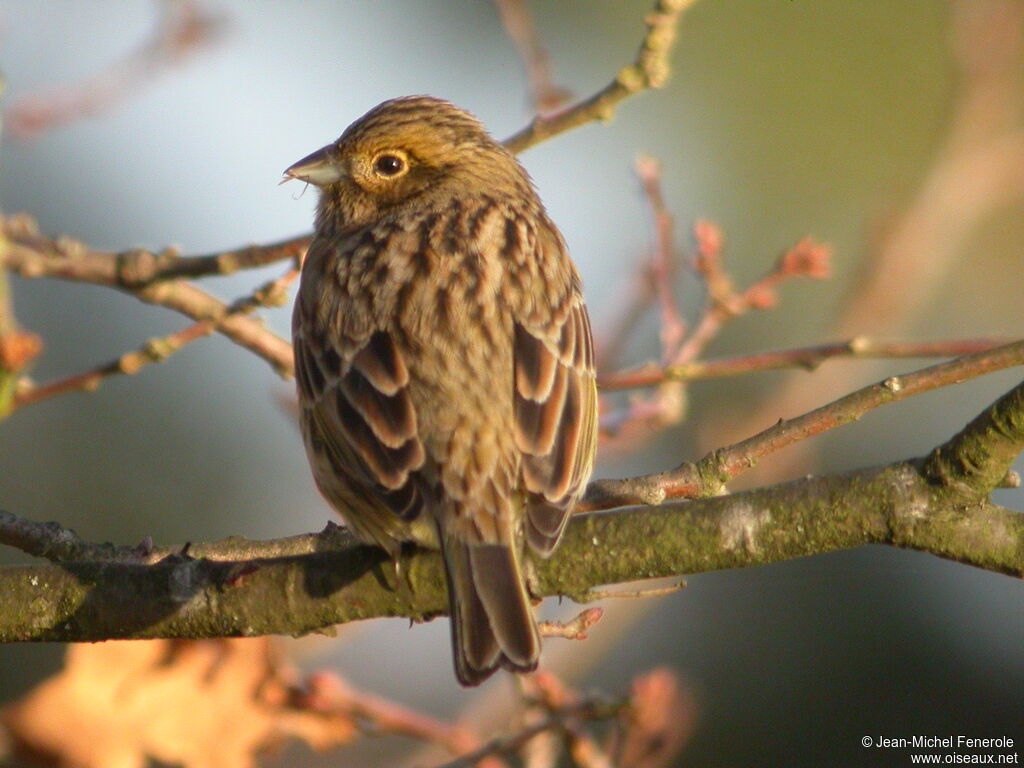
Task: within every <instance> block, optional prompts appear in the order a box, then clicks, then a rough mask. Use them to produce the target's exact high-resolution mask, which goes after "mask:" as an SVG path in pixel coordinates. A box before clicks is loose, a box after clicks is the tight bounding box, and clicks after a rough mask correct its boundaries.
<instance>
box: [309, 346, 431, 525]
mask: <svg viewBox="0 0 1024 768" xmlns="http://www.w3.org/2000/svg"><path fill="white" fill-rule="evenodd" d="M295 363H296V378H297V379H298V382H299V388H300V390H301V391H302V394H303V400H304V403H305V407H306V408H307V410H308V414H307V415H306V417H305V418H306V419H307V420H308V429H310V430H311V431H312V432H311V434H313V435H314V436H315V438H316V442H317V443H319V444H320V450H322V451H323V453H324V455H325V458H326V459H327V460H328V461H329V462H330V467H331V475H332V476H331V477H330V478H325V477H319V476H318V477H317V481H318V484H319V485H320V487H321V490H323V491H324V492H325V494H327V495H328V496H329V497H331V496H332V494H331V492H330V489H331V488H332V487H333V485H334V484H337V483H340V484H342V486H344V495H347V496H349V497H357V498H359V499H361V500H362V501H363V503H367V502H369V503H370V504H373V505H376V506H378V507H379V508H380V514H381V515H383V516H391V515H393V516H395V517H396V518H400V519H402V520H406V521H409V520H412V519H415V518H416V517H417V516H418V515H419V514H420V512H421V511H422V509H423V505H424V489H423V488H422V487H421V478H419V476H418V470H419V469H420V468H421V467H422V466H423V464H424V461H425V451H424V448H423V444H422V442H421V441H420V439H419V436H418V432H417V419H416V410H415V408H414V406H413V402H412V398H411V396H410V393H409V389H408V385H409V371H408V368H407V367H406V364H405V361H404V359H403V358H402V355H401V353H400V351H399V350H398V347H397V346H396V345H395V343H394V340H393V339H392V338H391V336H390V334H388V333H386V332H385V331H382V330H378V331H376V332H374V333H372V334H371V335H370V336H369V338H367V339H366V340H365V342H364V343H363V344H362V345H354V346H352V348H351V349H350V350H349V352H348V353H347V354H342V353H340V352H339V351H338V346H336V345H331V344H328V345H324V346H322V347H321V346H318V345H317V344H316V343H315V340H313V339H309V338H305V337H304V336H303V335H301V334H296V336H295ZM314 449H315V447H314ZM313 465H314V467H316V462H313ZM314 472H315V470H314ZM331 501H332V502H333V503H335V506H337V507H338V508H339V509H341V510H344V509H345V507H346V506H347V504H346V501H347V499H345V498H331ZM361 516H363V517H365V513H363V514H362V515H361ZM395 523H397V520H391V521H388V520H387V519H383V520H380V521H377V524H376V525H375V526H374V528H375V529H380V530H382V531H394V529H395ZM386 535H387V536H391V535H392V534H390V533H388V534H386ZM378 543H383V542H378Z"/></svg>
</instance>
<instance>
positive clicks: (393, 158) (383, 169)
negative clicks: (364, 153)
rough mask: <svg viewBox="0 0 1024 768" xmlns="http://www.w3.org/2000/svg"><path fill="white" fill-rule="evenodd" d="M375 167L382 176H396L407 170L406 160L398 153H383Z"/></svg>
mask: <svg viewBox="0 0 1024 768" xmlns="http://www.w3.org/2000/svg"><path fill="white" fill-rule="evenodd" d="M373 167H374V169H375V170H376V171H377V173H379V174H380V175H381V176H394V175H395V174H398V173H401V172H402V171H404V170H405V161H404V160H403V159H402V158H400V157H399V156H398V155H381V156H380V157H378V158H377V161H376V162H375V163H374V164H373Z"/></svg>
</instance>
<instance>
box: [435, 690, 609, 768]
mask: <svg viewBox="0 0 1024 768" xmlns="http://www.w3.org/2000/svg"><path fill="white" fill-rule="evenodd" d="M623 706H624V705H623V704H622V703H620V702H606V701H597V700H587V701H582V702H580V703H578V704H576V705H574V706H571V707H567V708H565V709H562V710H559V711H557V712H555V713H553V714H552V715H551V716H550V717H547V718H545V719H543V720H541V721H540V722H537V723H534V724H532V725H529V726H527V727H525V728H523V729H521V730H519V731H517V732H516V733H513V734H510V735H508V736H502V737H499V738H497V739H493V740H491V741H489V742H487V743H486V744H484V745H483V746H482V747H480V748H479V749H475V750H473V751H472V752H468V753H466V754H464V755H461V756H460V757H458V758H456V759H455V760H452V761H450V762H447V763H444V764H443V765H438V766H435V768H471V767H472V766H474V765H476V764H477V763H479V762H480V761H481V760H483V759H484V758H485V757H490V756H491V755H511V754H513V753H515V752H517V751H518V750H520V749H521V748H522V747H523V746H524V745H525V744H526V743H527V742H528V741H530V740H531V739H533V738H534V737H536V736H537V735H538V734H541V733H544V732H545V731H552V730H560V729H564V728H565V727H566V724H567V723H568V722H570V721H572V720H607V719H608V718H610V717H615V716H616V715H617V714H618V713H619V711H621V709H622V707H623Z"/></svg>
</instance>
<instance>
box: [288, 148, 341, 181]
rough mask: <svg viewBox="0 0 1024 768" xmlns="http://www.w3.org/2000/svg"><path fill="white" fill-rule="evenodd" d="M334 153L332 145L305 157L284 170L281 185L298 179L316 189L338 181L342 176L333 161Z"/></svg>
mask: <svg viewBox="0 0 1024 768" xmlns="http://www.w3.org/2000/svg"><path fill="white" fill-rule="evenodd" d="M335 151H336V150H335V147H334V145H333V144H328V145H327V146H326V147H321V148H320V149H318V150H317V151H316V152H314V153H313V154H311V155H306V156H305V157H304V158H302V159H301V160H299V162H297V163H295V164H294V165H291V166H289V167H288V168H286V169H285V171H284V178H283V179H282V180H281V183H282V184H284V183H285V182H286V181H291V180H292V179H298V180H299V181H305V182H307V183H308V184H313V185H314V186H317V187H326V186H327V185H328V184H334V183H335V182H336V181H340V180H341V177H342V175H343V174H342V171H341V168H340V167H338V163H337V162H336V160H335V157H334V156H335Z"/></svg>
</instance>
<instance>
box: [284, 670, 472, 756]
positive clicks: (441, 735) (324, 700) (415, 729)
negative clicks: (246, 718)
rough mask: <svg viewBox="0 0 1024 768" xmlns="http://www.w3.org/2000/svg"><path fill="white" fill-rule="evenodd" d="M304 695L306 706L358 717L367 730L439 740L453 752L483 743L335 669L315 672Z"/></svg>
mask: <svg viewBox="0 0 1024 768" xmlns="http://www.w3.org/2000/svg"><path fill="white" fill-rule="evenodd" d="M302 699H303V701H302V703H303V705H304V707H305V708H311V709H314V710H316V711H318V712H325V713H336V714H340V715H343V716H344V717H346V718H348V719H351V720H353V721H355V722H356V723H357V724H358V725H359V726H360V728H361V730H363V731H367V732H371V733H388V734H395V735H399V736H407V737H409V738H411V739H416V740H418V741H422V742H425V743H428V744H438V745H440V746H442V747H444V748H445V749H446V750H447V751H448V752H450V753H451V754H453V755H458V754H462V753H464V752H468V751H470V750H472V749H476V748H477V747H478V746H479V744H480V740H479V739H477V738H476V737H475V736H474V735H473V734H471V733H470V732H468V731H466V730H465V729H463V728H459V727H457V726H454V725H449V724H448V723H445V722H443V721H441V720H437V719H436V718H433V717H429V716H427V715H424V714H422V713H419V712H415V711H413V710H411V709H408V708H407V707H403V706H402V705H401V704H398V703H397V702H394V701H389V700H388V699H384V698H381V697H379V696H374V695H373V694H370V693H367V692H365V691H360V690H357V689H355V688H352V687H351V686H349V685H348V684H347V683H346V682H345V681H344V680H342V679H341V678H340V677H338V676H337V675H336V674H334V673H332V672H318V673H315V674H314V675H312V676H311V677H310V679H309V681H308V684H307V690H306V691H304V692H303V695H302Z"/></svg>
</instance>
